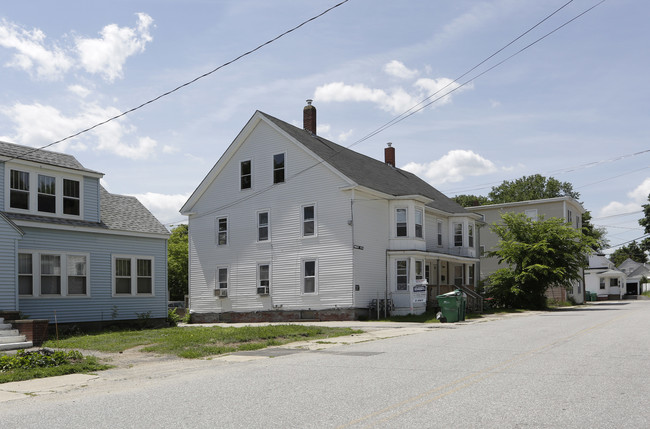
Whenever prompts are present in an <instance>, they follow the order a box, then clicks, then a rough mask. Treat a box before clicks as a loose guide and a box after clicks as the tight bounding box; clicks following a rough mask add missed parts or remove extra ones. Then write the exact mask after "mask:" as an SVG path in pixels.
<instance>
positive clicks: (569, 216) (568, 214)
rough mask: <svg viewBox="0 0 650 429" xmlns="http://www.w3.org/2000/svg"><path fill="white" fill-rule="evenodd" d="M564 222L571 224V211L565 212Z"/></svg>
mask: <svg viewBox="0 0 650 429" xmlns="http://www.w3.org/2000/svg"><path fill="white" fill-rule="evenodd" d="M566 221H567V223H573V212H572V211H571V210H567V211H566Z"/></svg>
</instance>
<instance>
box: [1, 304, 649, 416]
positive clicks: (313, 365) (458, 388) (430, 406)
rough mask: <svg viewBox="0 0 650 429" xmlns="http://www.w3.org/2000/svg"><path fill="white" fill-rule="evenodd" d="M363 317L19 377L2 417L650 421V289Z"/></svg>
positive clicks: (6, 401) (8, 393) (2, 410)
mask: <svg viewBox="0 0 650 429" xmlns="http://www.w3.org/2000/svg"><path fill="white" fill-rule="evenodd" d="M354 325H355V326H364V325H363V323H357V324H354ZM366 326H373V328H372V330H371V332H370V333H369V334H367V335H365V336H364V335H361V336H355V337H350V338H347V339H343V340H340V341H332V342H312V343H305V344H299V345H295V344H294V345H292V346H288V347H284V348H280V349H270V350H266V351H260V352H257V353H241V354H236V355H231V356H227V357H221V358H214V359H209V360H192V361H188V360H179V359H173V358H164V359H157V358H155V357H153V358H150V359H149V360H147V361H146V362H141V363H139V364H134V365H133V366H131V367H127V368H124V367H123V368H118V369H114V370H109V371H105V372H102V373H100V374H98V375H96V376H85V377H87V378H80V379H78V380H75V381H74V382H71V383H70V384H69V385H68V386H67V388H65V389H60V390H57V389H54V388H51V387H45V388H41V389H40V390H39V388H38V384H37V383H34V384H31V385H30V384H22V385H17V384H16V383H11V384H13V385H16V386H15V387H11V388H5V394H6V395H15V396H12V397H10V396H5V397H6V398H8V399H7V400H5V401H0V426H1V427H6V428H41V427H42V428H77V427H79V428H81V427H83V428H130V427H133V428H136V427H137V428H149V427H152V428H154V427H155V428H159V427H181V428H182V427H193V428H197V427H198V428H202V427H219V428H257V427H260V428H261V427H264V428H404V427H409V428H411V427H412V428H531V427H532V428H613V427H615V428H647V427H650V411H648V408H647V405H646V398H648V397H650V377H649V376H648V374H649V373H650V360H649V357H650V350H649V349H650V330H649V329H648V326H650V301H610V302H599V303H595V304H592V305H587V306H581V307H576V308H572V309H568V310H562V311H554V312H533V313H527V314H523V315H509V316H504V317H498V318H491V319H487V320H485V321H471V322H467V323H457V324H442V325H429V326H423V325H415V326H414V325H412V324H408V325H398V326H395V325H383V326H382V325H379V324H372V325H366ZM376 326H379V328H377V327H376ZM30 386H31V387H30ZM30 388H31V389H33V391H30V390H29V389H30ZM12 389H14V390H12ZM1 398H2V395H0V399H1Z"/></svg>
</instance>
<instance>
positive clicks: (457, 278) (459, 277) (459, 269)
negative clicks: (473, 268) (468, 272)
mask: <svg viewBox="0 0 650 429" xmlns="http://www.w3.org/2000/svg"><path fill="white" fill-rule="evenodd" d="M463 268H465V267H464V266H463V265H455V266H454V285H456V286H462V285H463V283H464V280H465V279H464V277H465V273H464V272H463V271H464V270H463Z"/></svg>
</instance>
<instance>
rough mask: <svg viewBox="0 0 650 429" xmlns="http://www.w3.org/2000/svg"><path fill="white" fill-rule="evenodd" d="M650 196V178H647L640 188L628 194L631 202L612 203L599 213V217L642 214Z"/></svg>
mask: <svg viewBox="0 0 650 429" xmlns="http://www.w3.org/2000/svg"><path fill="white" fill-rule="evenodd" d="M649 194H650V177H647V178H646V179H645V180H644V181H643V182H641V184H640V185H639V186H637V187H636V188H634V189H633V190H631V191H630V192H628V193H627V196H628V197H629V198H630V200H631V201H628V202H620V201H612V202H610V203H609V204H607V205H606V206H604V207H603V208H602V209H600V211H599V212H598V217H606V216H615V215H620V214H625V213H632V212H641V211H642V210H643V208H642V207H641V206H642V205H643V204H647V203H648V195H649Z"/></svg>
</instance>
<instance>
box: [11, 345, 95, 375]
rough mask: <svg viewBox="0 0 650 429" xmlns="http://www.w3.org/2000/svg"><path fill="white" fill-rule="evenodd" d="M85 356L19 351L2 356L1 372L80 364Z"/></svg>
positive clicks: (70, 352) (62, 352)
mask: <svg viewBox="0 0 650 429" xmlns="http://www.w3.org/2000/svg"><path fill="white" fill-rule="evenodd" d="M82 359H83V355H82V354H81V353H80V352H78V351H76V350H71V351H69V352H64V351H54V350H50V349H40V350H35V351H31V352H27V351H25V350H19V351H18V353H16V354H15V355H13V356H10V355H4V356H0V372H3V371H9V370H12V369H32V368H49V367H54V366H60V365H64V364H68V363H73V362H80V361H81V360H82Z"/></svg>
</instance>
